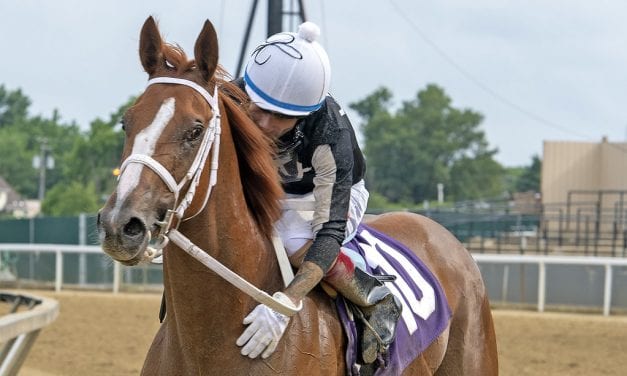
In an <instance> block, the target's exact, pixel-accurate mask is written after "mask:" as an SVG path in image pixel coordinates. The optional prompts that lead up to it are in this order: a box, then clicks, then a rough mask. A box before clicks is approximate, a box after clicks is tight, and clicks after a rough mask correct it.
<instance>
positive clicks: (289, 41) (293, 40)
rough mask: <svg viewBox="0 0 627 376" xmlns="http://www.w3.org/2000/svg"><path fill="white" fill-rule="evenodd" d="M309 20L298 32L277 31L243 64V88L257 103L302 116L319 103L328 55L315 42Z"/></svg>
mask: <svg viewBox="0 0 627 376" xmlns="http://www.w3.org/2000/svg"><path fill="white" fill-rule="evenodd" d="M319 35H320V29H319V28H318V26H317V25H316V24H314V23H313V22H305V23H303V24H301V25H300V26H299V27H298V33H278V34H275V35H273V36H271V37H270V38H268V39H267V40H266V42H265V43H264V44H262V45H260V46H259V47H257V48H256V49H255V50H254V51H253V53H252V54H251V57H250V60H249V61H248V64H247V65H246V71H245V73H244V81H245V82H246V92H247V93H248V96H249V97H250V99H251V100H252V102H253V103H255V104H256V105H257V106H258V107H260V108H262V109H264V110H268V111H273V112H278V113H281V114H284V115H288V116H305V115H308V114H310V113H311V112H313V111H316V110H317V109H319V108H320V106H321V105H322V102H323V101H324V98H325V97H326V96H327V92H328V91H329V83H330V78H331V67H330V65H329V57H328V56H327V53H326V52H325V51H324V49H323V48H322V46H321V45H320V44H319V43H318V42H316V38H317V37H318V36H319Z"/></svg>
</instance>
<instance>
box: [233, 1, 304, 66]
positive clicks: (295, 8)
mask: <svg viewBox="0 0 627 376" xmlns="http://www.w3.org/2000/svg"><path fill="white" fill-rule="evenodd" d="M284 2H285V3H289V4H288V9H285V8H284V4H283V3H284ZM258 4H259V0H253V2H252V5H251V8H250V13H249V14H248V23H247V24H246V31H245V32H244V39H243V40H242V48H241V50H240V53H239V59H238V61H237V69H236V70H235V77H240V76H241V74H242V65H243V64H244V55H245V54H246V49H247V48H248V40H249V39H250V31H251V29H252V25H253V21H254V19H255V13H256V11H257V5H258ZM306 19H307V18H306V17H305V7H304V5H303V0H285V1H283V0H268V24H267V25H268V28H267V36H268V37H269V36H271V35H274V34H276V33H280V32H281V31H284V30H291V31H293V30H294V29H295V28H296V25H298V24H299V23H301V22H305V20H306ZM284 26H286V27H287V28H286V29H284V28H283V27H284Z"/></svg>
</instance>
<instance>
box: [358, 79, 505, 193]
mask: <svg viewBox="0 0 627 376" xmlns="http://www.w3.org/2000/svg"><path fill="white" fill-rule="evenodd" d="M391 98H392V95H391V93H390V92H389V90H387V89H386V88H380V89H378V90H376V91H375V92H374V93H373V94H371V95H369V96H367V97H366V98H365V99H363V100H361V101H359V102H356V103H352V104H351V105H350V107H351V108H352V109H354V110H355V111H357V112H358V114H359V115H360V116H361V117H362V118H363V119H364V123H363V124H362V131H363V135H364V140H365V147H364V153H365V155H366V157H367V161H368V168H367V181H368V183H369V187H370V188H371V189H372V190H373V191H375V192H378V193H380V194H381V195H383V196H384V197H386V198H387V199H389V200H390V201H392V202H401V201H408V202H415V203H420V202H422V201H423V200H433V199H435V198H437V184H438V183H442V184H444V186H445V189H446V187H449V189H448V191H449V192H451V193H452V195H453V196H454V197H455V198H456V199H464V200H465V199H472V198H478V197H487V195H489V194H493V193H498V194H500V192H502V188H503V186H502V179H501V175H502V173H503V171H502V167H501V166H500V165H499V164H498V163H497V162H496V161H494V159H493V158H492V157H493V155H494V154H495V153H496V149H490V148H489V147H488V144H487V141H486V139H485V134H484V133H483V131H481V130H480V129H479V125H480V123H481V121H482V120H483V117H482V115H481V114H479V113H477V112H474V111H472V110H469V109H457V108H454V107H453V106H452V105H451V99H450V98H449V97H448V96H447V95H446V93H445V92H444V90H443V89H442V88H440V87H438V86H436V85H428V86H427V87H426V88H425V89H423V90H421V91H419V92H418V93H417V95H416V97H415V98H414V99H413V100H411V101H406V102H404V103H403V105H402V106H401V108H400V109H399V110H398V111H396V112H395V113H391V112H390V110H389V108H390V100H391ZM464 169H471V170H473V171H475V172H478V171H483V170H485V171H486V174H488V173H492V174H495V176H497V178H490V179H489V180H486V179H485V175H478V174H476V173H475V174H471V173H466V171H464ZM453 173H454V174H455V176H452V174H453ZM457 175H460V176H457Z"/></svg>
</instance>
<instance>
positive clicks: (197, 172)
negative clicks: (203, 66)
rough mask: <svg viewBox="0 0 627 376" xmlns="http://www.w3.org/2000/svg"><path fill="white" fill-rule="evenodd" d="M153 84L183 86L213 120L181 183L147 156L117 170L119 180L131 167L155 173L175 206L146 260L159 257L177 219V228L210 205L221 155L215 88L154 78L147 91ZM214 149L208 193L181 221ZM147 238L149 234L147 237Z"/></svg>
mask: <svg viewBox="0 0 627 376" xmlns="http://www.w3.org/2000/svg"><path fill="white" fill-rule="evenodd" d="M154 84H177V85H185V86H188V87H190V88H192V89H194V90H195V91H196V92H198V93H199V94H200V95H201V96H202V97H203V98H205V100H206V101H207V103H208V104H209V106H210V107H211V110H212V111H213V116H212V117H211V120H209V124H208V126H207V130H206V131H205V134H204V136H203V139H202V141H201V144H200V146H199V148H198V152H197V153H196V157H195V158H194V161H193V162H192V164H191V165H190V167H189V169H188V170H187V172H186V173H185V176H183V179H181V181H180V182H178V183H177V182H176V180H175V179H174V177H173V176H172V174H171V173H170V171H168V170H167V169H166V168H165V167H163V165H162V164H161V163H159V162H158V161H157V160H155V159H154V158H152V157H151V156H149V155H146V154H131V155H130V156H128V158H126V159H125V160H124V162H123V163H122V166H121V167H120V176H121V175H122V173H123V172H124V170H125V169H126V167H128V166H129V165H130V164H131V163H140V164H143V165H144V166H146V167H148V168H150V169H151V170H152V171H154V172H155V173H156V174H157V175H158V176H159V177H160V178H161V180H162V181H163V182H164V183H165V185H166V186H167V187H168V189H169V190H170V192H172V193H173V194H174V206H173V208H171V209H169V210H168V211H167V213H166V216H165V218H164V219H163V220H162V221H160V222H157V225H158V226H159V227H161V229H160V231H159V238H158V239H157V241H156V242H155V243H153V244H151V245H150V246H149V248H148V250H149V251H148V253H149V254H148V257H150V258H152V259H154V258H155V257H158V256H160V255H161V252H162V250H163V248H164V247H165V246H166V245H167V244H168V237H167V234H168V232H169V231H170V229H171V228H172V226H173V223H174V218H175V217H176V219H177V221H176V227H178V225H179V224H180V223H181V222H183V221H187V220H189V219H191V218H194V217H195V216H196V215H198V214H199V213H200V212H201V211H202V210H203V209H204V208H205V206H206V205H207V202H208V201H209V196H210V195H211V190H212V188H213V187H214V186H215V184H216V181H217V173H218V156H219V152H220V133H221V128H220V108H219V106H218V86H217V85H216V87H215V89H214V93H213V95H211V94H209V92H208V91H207V90H205V88H203V87H202V86H200V85H198V84H197V83H195V82H193V81H189V80H185V79H182V78H172V77H157V78H153V79H151V80H149V81H148V83H147V84H146V87H149V86H150V85H154ZM212 148H213V155H212V158H211V171H210V176H209V186H208V187H207V192H206V193H205V198H204V200H203V204H202V206H201V207H200V209H199V210H198V211H197V212H196V213H194V214H193V215H191V216H189V217H187V218H183V215H184V214H185V211H186V210H187V208H188V207H189V206H190V205H191V203H192V201H193V199H194V196H195V195H196V188H197V187H198V184H199V183H200V176H201V175H202V171H203V167H204V166H205V162H206V161H207V157H208V156H209V152H210V151H211V150H212ZM187 183H190V184H189V187H188V188H187V192H185V195H184V196H183V199H182V200H181V201H180V202H179V203H178V206H177V202H178V201H179V197H180V196H181V191H182V189H183V187H185V184H187ZM149 236H150V234H149Z"/></svg>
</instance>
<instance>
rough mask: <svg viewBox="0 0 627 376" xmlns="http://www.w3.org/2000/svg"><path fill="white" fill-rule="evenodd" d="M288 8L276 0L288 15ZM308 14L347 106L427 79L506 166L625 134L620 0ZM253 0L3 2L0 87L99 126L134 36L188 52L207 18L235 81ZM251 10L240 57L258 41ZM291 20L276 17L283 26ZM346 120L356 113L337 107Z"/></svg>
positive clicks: (487, 2)
mask: <svg viewBox="0 0 627 376" xmlns="http://www.w3.org/2000/svg"><path fill="white" fill-rule="evenodd" d="M292 2H293V3H296V1H293V0H285V1H284V3H285V7H286V8H287V7H288V6H289V4H290V3H292ZM304 3H305V12H306V15H307V18H308V20H310V21H313V22H315V23H317V24H318V25H319V26H320V28H321V36H320V39H319V41H320V42H321V43H322V45H323V46H324V47H325V48H326V50H327V52H328V54H329V58H330V61H331V65H332V78H331V81H332V82H331V93H332V94H333V96H334V97H335V98H336V99H337V100H338V101H339V102H340V104H342V105H343V106H344V107H345V108H346V109H347V110H348V108H347V107H348V104H349V103H352V102H356V101H358V100H361V99H363V98H365V97H366V96H367V95H369V94H371V93H372V92H373V91H374V90H376V89H377V88H379V87H381V86H385V87H387V88H388V89H389V90H390V91H391V92H392V93H393V95H394V97H393V104H394V105H395V106H397V107H398V106H400V105H402V103H403V101H408V100H412V99H414V98H415V96H416V94H417V93H418V91H419V90H421V89H423V88H425V86H426V85H427V84H430V83H434V84H437V85H439V86H441V87H442V88H444V90H445V91H446V93H447V94H448V95H449V96H450V97H451V99H452V104H453V106H454V107H456V108H464V109H466V108H468V109H472V110H473V111H477V112H479V113H481V114H483V116H484V120H483V122H482V124H481V129H482V130H483V131H484V132H485V134H486V138H487V140H488V143H489V145H490V146H491V147H493V148H497V149H498V153H497V154H496V156H495V158H496V160H497V161H499V162H500V163H501V164H503V165H504V166H507V167H514V166H525V165H529V164H530V163H531V160H532V156H533V155H538V156H540V157H541V156H542V145H543V141H583V142H599V141H601V139H602V137H604V136H607V137H608V139H609V140H610V141H612V142H624V141H625V139H626V137H627V113H626V112H627V106H625V105H626V103H625V100H626V99H627V74H626V72H627V22H625V15H627V2H625V1H623V0H614V1H604V0H597V1H589V0H588V1H579V0H537V1H536V0H527V1H507V0H473V1H468V0H438V1H424V0H387V1H380V0H379V1H375V0H342V1H338V0H316V1H311V0H310V1H307V0H304ZM251 5H252V0H229V1H227V0H213V1H211V0H205V1H200V0H188V1H184V0H180V1H171V0H170V1H164V0H151V1H128V0H110V1H98V2H94V1H84V0H82V1H81V0H55V1H38V0H19V1H18V0H0V42H1V43H0V46H2V52H1V53H0V85H4V86H5V88H6V89H9V90H15V89H18V88H19V89H21V90H22V92H23V93H24V94H25V95H26V96H28V97H29V98H30V99H31V101H32V105H31V108H30V112H31V115H42V116H46V117H50V116H51V115H52V112H53V110H54V109H58V110H59V112H60V114H61V118H62V120H64V121H67V122H70V121H76V122H77V123H78V124H79V125H80V126H81V128H82V129H87V128H88V126H89V123H90V122H91V121H92V120H94V119H95V118H97V117H100V118H105V119H108V117H109V115H110V114H111V113H112V112H114V111H115V110H116V109H117V108H118V107H119V106H120V105H122V104H123V103H125V102H126V100H128V98H129V97H130V96H132V95H137V94H139V93H141V91H142V90H143V88H144V85H145V82H146V79H147V77H146V74H145V73H144V72H143V70H142V67H141V65H140V63H139V57H138V52H137V51H138V44H139V32H140V29H141V26H142V24H143V23H144V21H145V19H146V18H147V17H148V16H150V15H152V16H154V17H156V18H157V20H158V22H159V26H160V30H161V33H162V35H163V36H164V38H165V39H166V40H167V41H169V42H173V43H178V44H179V45H180V46H181V47H183V48H184V49H185V50H186V51H187V52H188V55H189V56H193V52H192V51H193V45H194V42H195V40H196V37H197V36H198V33H199V32H200V30H201V28H202V25H203V23H204V21H205V20H206V19H209V20H210V21H211V22H213V24H214V25H215V28H216V30H217V32H218V39H219V43H220V63H221V64H222V65H223V66H224V67H225V68H226V69H227V70H228V71H229V72H231V73H232V74H234V73H235V69H236V65H237V59H238V56H239V53H240V49H241V47H242V41H243V38H244V31H245V27H246V23H247V19H248V16H249V12H250V8H251ZM266 10H267V2H266V1H265V0H261V1H259V2H258V9H257V13H256V17H255V23H254V27H253V30H252V34H251V38H250V42H249V44H248V48H247V53H249V52H250V51H252V49H254V47H255V46H256V45H257V44H259V43H261V42H262V41H263V40H264V39H265V37H266ZM296 27H297V22H296V21H293V22H289V21H286V22H285V24H284V28H285V29H295V28H296ZM347 112H348V113H349V116H351V117H352V122H353V124H354V125H355V126H356V127H358V126H359V123H360V119H359V118H358V117H357V116H356V115H355V114H354V113H352V112H351V111H350V110H348V111H347Z"/></svg>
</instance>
